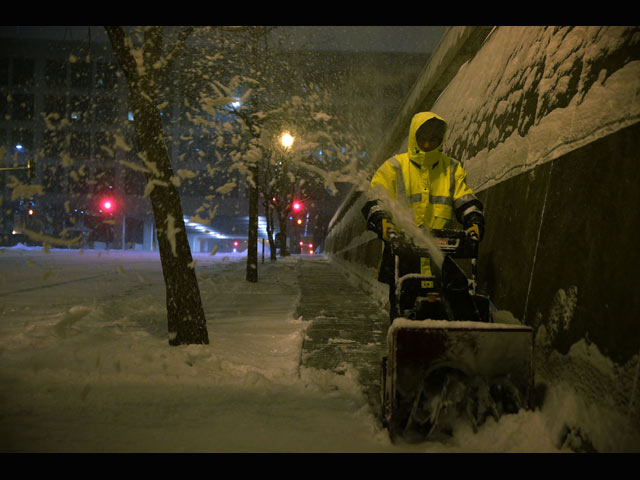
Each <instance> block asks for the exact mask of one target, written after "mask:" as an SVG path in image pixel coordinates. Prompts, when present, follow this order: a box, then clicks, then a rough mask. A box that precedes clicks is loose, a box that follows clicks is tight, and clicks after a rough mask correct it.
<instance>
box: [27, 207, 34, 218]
mask: <svg viewBox="0 0 640 480" xmlns="http://www.w3.org/2000/svg"><path fill="white" fill-rule="evenodd" d="M27 214H29V216H31V215H33V208H30V209H29V210H27Z"/></svg>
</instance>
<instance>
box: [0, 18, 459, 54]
mask: <svg viewBox="0 0 640 480" xmlns="http://www.w3.org/2000/svg"><path fill="white" fill-rule="evenodd" d="M445 29H446V27H444V26H336V25H331V26H291V25H287V26H283V27H280V28H279V29H278V30H276V32H277V33H279V34H284V35H287V36H288V37H289V39H290V40H288V41H286V42H285V44H284V45H285V46H290V47H292V48H305V47H306V48H311V49H322V50H343V51H356V52H358V51H361V52H371V51H388V52H417V53H429V52H433V51H434V50H435V48H436V47H437V46H438V43H439V41H440V39H441V38H442V35H443V34H444V31H445ZM88 32H89V27H87V26H77V25H76V26H71V27H64V26H0V37H12V38H25V39H26V38H49V39H52V40H62V39H64V38H65V36H66V38H67V39H69V38H72V39H74V40H85V39H86V38H87V37H88ZM91 38H92V40H93V41H100V40H104V41H106V35H105V33H104V29H103V28H102V27H100V26H94V27H91Z"/></svg>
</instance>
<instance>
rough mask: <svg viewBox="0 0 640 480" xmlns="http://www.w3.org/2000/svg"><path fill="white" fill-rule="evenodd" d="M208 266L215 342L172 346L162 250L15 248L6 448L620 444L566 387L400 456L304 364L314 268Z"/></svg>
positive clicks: (9, 256) (3, 294)
mask: <svg viewBox="0 0 640 480" xmlns="http://www.w3.org/2000/svg"><path fill="white" fill-rule="evenodd" d="M194 258H195V259H196V260H197V265H196V269H197V272H198V277H199V283H200V289H201V293H202V297H203V303H204V306H205V312H206V315H207V326H208V330H209V337H210V340H211V343H210V344H209V345H191V346H181V347H170V346H169V345H168V342H167V326H166V313H165V306H164V283H163V279H162V273H161V267H160V262H159V257H158V256H157V254H153V253H141V252H131V251H128V252H121V251H101V252H100V251H63V250H50V251H48V252H46V251H43V250H42V249H20V248H13V249H4V250H0V451H3V452H558V451H562V452H570V451H571V449H570V448H569V443H571V441H573V446H574V447H576V442H580V441H583V440H584V435H581V434H580V432H578V431H577V430H576V429H575V428H574V429H570V430H568V429H567V425H569V427H571V421H572V420H576V421H578V420H579V422H578V423H579V425H581V427H582V430H583V431H585V427H586V430H587V431H589V432H590V434H589V435H590V436H589V442H591V443H593V444H594V445H598V444H599V445H605V444H606V445H610V444H611V443H606V442H605V441H604V440H603V438H594V435H598V433H597V432H604V433H602V434H601V436H602V437H604V436H605V435H607V433H606V431H608V430H607V428H601V427H604V426H606V423H607V422H610V421H611V417H606V418H603V416H602V415H601V412H598V411H597V410H594V408H595V407H594V406H593V405H592V404H590V402H589V401H588V399H586V398H583V397H581V396H580V395H578V394H577V393H576V391H575V390H573V389H571V388H570V387H568V386H567V385H566V384H557V385H550V386H549V389H548V392H547V396H546V401H545V404H544V407H543V408H542V410H536V411H529V412H524V411H523V412H520V413H519V414H517V415H508V416H504V417H503V418H502V419H501V420H500V422H499V423H495V422H493V421H492V420H490V421H488V422H487V423H486V424H485V425H484V426H483V427H482V428H481V429H480V431H479V432H478V433H477V434H473V433H472V432H471V430H470V428H467V427H465V426H461V427H460V428H459V430H458V431H457V432H456V435H455V436H454V438H453V439H451V440H450V441H448V442H447V443H440V442H426V443H422V444H417V445H397V444H396V445H394V444H392V443H391V442H390V441H389V438H388V436H387V434H386V431H385V430H384V429H382V428H381V426H380V425H379V423H378V422H377V420H376V417H375V414H374V412H372V411H371V410H370V407H369V405H368V404H367V399H366V397H365V395H364V394H363V393H362V391H361V388H360V386H359V384H358V381H357V378H356V377H357V375H356V373H355V370H353V369H347V371H346V374H344V375H339V374H336V373H332V372H328V371H324V370H313V369H308V368H301V367H300V366H299V359H300V355H301V348H302V339H303V336H304V335H305V327H306V326H307V325H308V322H306V321H304V320H302V319H298V318H296V315H295V312H296V306H297V302H299V299H300V289H299V281H300V279H299V265H300V263H299V262H304V261H305V258H304V257H302V256H301V257H291V258H287V259H285V260H278V261H277V262H276V263H274V264H272V263H270V262H269V261H268V260H267V261H266V263H265V264H260V265H259V275H260V281H259V282H258V283H257V284H252V283H249V282H246V281H245V279H244V278H245V268H246V267H245V261H244V260H245V257H244V256H242V255H232V256H225V255H224V254H219V255H216V256H210V255H204V254H202V255H195V256H194ZM327 261H329V260H327ZM305 281H312V279H307V280H305ZM614 420H615V421H616V422H622V423H621V424H622V425H624V415H622V419H614ZM629 429H630V430H629ZM609 430H610V429H609ZM593 432H596V433H595V434H594V433H593ZM634 433H637V431H635V430H634V429H633V427H628V428H627V431H625V427H623V428H622V430H620V431H619V435H620V436H621V437H623V438H627V441H626V443H623V444H624V445H625V448H629V445H632V444H633V443H629V440H628V438H630V437H629V436H631V437H632V436H633V435H634ZM625 436H626V437H625ZM563 438H568V439H569V441H568V442H564V443H565V444H564V446H562V445H561V444H562V443H563V442H562V439H563ZM572 439H573V440H572ZM603 442H604V443H603ZM635 445H636V446H637V445H638V444H637V443H636V444H635ZM609 449H612V450H614V451H615V443H614V446H613V447H609ZM635 451H640V448H638V449H636V450H635Z"/></svg>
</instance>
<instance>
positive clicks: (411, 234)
mask: <svg viewBox="0 0 640 480" xmlns="http://www.w3.org/2000/svg"><path fill="white" fill-rule="evenodd" d="M376 193H377V194H380V198H379V199H378V200H379V202H380V204H381V206H382V208H383V209H384V210H386V211H388V212H391V215H392V216H393V221H392V222H393V224H394V226H395V227H396V228H398V229H400V230H402V231H403V232H404V233H405V234H406V236H407V237H408V238H410V239H411V240H412V242H413V244H414V245H415V246H416V247H418V248H424V249H426V250H427V251H428V252H429V257H430V258H431V261H432V262H434V267H435V268H436V269H437V270H438V271H442V264H443V262H444V254H443V253H442V251H441V250H440V247H438V244H437V243H436V241H435V240H434V238H433V236H432V235H431V233H430V231H429V229H428V228H421V227H419V226H418V225H416V222H415V219H414V214H413V209H412V208H411V207H410V205H409V204H408V203H407V202H406V199H398V200H396V199H393V198H390V197H389V196H388V195H387V194H386V191H384V190H383V189H376Z"/></svg>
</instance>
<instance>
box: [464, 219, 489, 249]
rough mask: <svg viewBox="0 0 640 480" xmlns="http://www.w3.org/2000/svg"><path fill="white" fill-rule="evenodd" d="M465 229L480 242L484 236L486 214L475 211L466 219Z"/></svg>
mask: <svg viewBox="0 0 640 480" xmlns="http://www.w3.org/2000/svg"><path fill="white" fill-rule="evenodd" d="M464 229H465V230H466V232H467V233H468V234H469V236H470V237H471V238H473V239H474V240H476V241H478V242H480V241H482V238H483V237H484V216H483V215H482V214H480V213H477V212H473V213H470V214H469V215H467V216H466V218H465V219H464Z"/></svg>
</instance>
